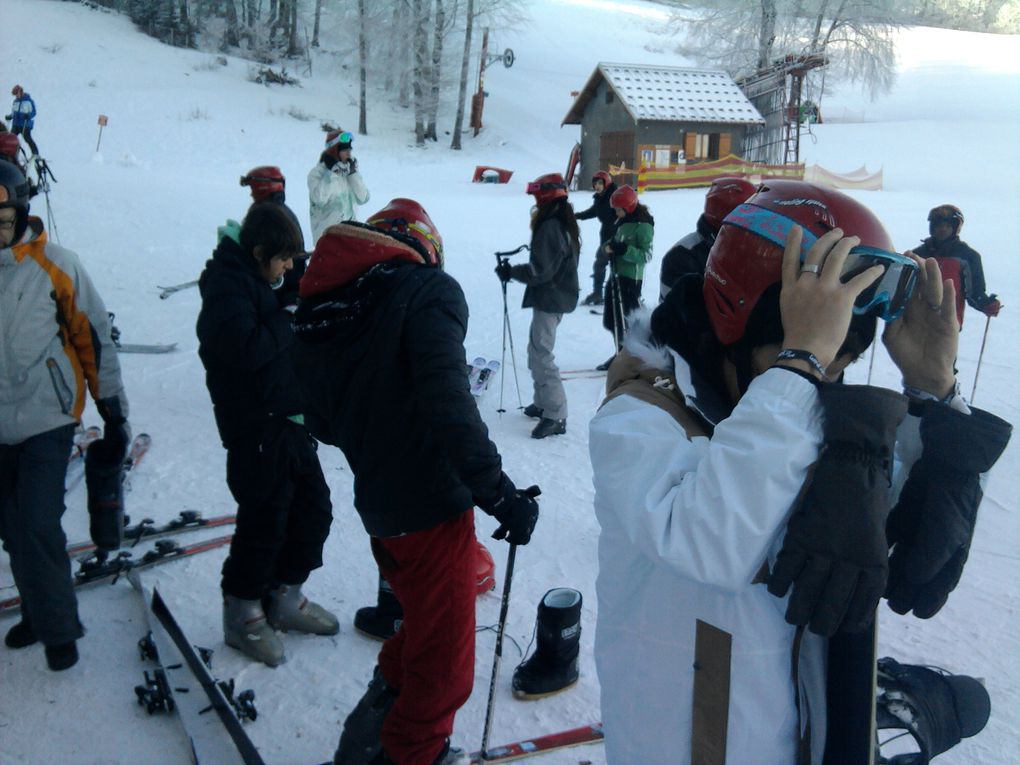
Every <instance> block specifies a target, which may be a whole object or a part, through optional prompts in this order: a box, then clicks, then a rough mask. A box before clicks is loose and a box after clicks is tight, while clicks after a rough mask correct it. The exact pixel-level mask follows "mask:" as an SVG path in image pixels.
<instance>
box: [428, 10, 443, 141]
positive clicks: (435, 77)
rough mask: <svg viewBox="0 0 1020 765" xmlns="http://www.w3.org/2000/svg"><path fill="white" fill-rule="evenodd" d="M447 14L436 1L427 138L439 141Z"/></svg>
mask: <svg viewBox="0 0 1020 765" xmlns="http://www.w3.org/2000/svg"><path fill="white" fill-rule="evenodd" d="M445 25H446V14H445V11H444V9H443V0H436V25H435V31H434V33H433V35H432V70H431V71H430V72H429V74H430V79H431V80H432V83H431V84H432V92H431V96H430V98H429V119H428V125H427V126H426V128H425V137H426V138H431V139H432V140H433V141H438V140H439V138H438V136H436V118H437V117H438V115H439V83H440V73H441V71H442V66H443V38H444V37H445V34H446V29H445Z"/></svg>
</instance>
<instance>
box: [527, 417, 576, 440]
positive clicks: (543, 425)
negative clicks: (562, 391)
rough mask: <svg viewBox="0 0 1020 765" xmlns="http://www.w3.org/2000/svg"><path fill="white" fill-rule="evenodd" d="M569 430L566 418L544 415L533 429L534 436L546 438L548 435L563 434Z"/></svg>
mask: <svg viewBox="0 0 1020 765" xmlns="http://www.w3.org/2000/svg"><path fill="white" fill-rule="evenodd" d="M566 432H567V421H566V420H565V419H564V420H551V419H549V418H548V417H542V419H541V420H539V421H538V425H536V426H535V429H534V430H532V431H531V437H532V438H545V437H546V436H562V435H563V434H564V433H566Z"/></svg>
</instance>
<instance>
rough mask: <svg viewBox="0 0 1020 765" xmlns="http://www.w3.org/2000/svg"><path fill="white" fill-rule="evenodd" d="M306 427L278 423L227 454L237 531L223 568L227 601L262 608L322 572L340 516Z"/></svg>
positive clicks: (233, 445) (276, 419)
mask: <svg viewBox="0 0 1020 765" xmlns="http://www.w3.org/2000/svg"><path fill="white" fill-rule="evenodd" d="M315 449H316V443H315V441H314V439H312V437H311V436H309V435H308V431H306V430H305V428H304V426H303V425H298V424H297V423H295V422H292V421H291V420H288V419H286V418H273V419H272V421H271V422H270V423H269V424H268V425H267V428H266V435H265V436H264V437H263V438H262V439H261V441H260V440H258V439H251V440H245V441H243V442H239V443H233V444H231V445H230V446H229V447H228V448H227V485H228V486H229V487H230V491H231V493H232V494H233V495H234V499H235V500H237V527H236V529H235V531H234V540H233V542H232V543H231V545H230V554H229V555H228V556H227V560H226V561H225V562H224V563H223V579H222V580H221V584H220V586H221V587H222V589H223V592H224V593H226V594H227V595H232V596H233V597H235V598H241V599H243V600H256V599H258V598H261V597H262V596H263V595H265V594H266V593H267V592H268V591H269V590H271V589H273V588H274V587H277V586H279V585H280V584H290V585H300V584H303V583H304V582H305V580H306V579H308V575H309V574H310V573H311V572H312V571H313V570H315V569H317V568H319V566H321V565H322V546H323V545H324V544H325V543H326V537H327V536H328V535H329V527H330V524H331V523H332V521H333V508H332V505H331V504H330V501H329V488H328V487H327V486H326V479H325V478H324V477H323V475H322V468H321V467H320V466H319V457H318V455H317V454H316V453H315Z"/></svg>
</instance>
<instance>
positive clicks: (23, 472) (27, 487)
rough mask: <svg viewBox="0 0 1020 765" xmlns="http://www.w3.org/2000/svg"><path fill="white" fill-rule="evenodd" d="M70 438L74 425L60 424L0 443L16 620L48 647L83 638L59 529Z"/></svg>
mask: <svg viewBox="0 0 1020 765" xmlns="http://www.w3.org/2000/svg"><path fill="white" fill-rule="evenodd" d="M73 438H74V425H64V426H61V427H59V428H55V429H53V430H48V431H46V432H45V433H40V434H39V435H36V436H32V437H31V438H28V439H26V440H24V441H22V442H21V443H18V444H0V539H2V540H3V546H4V549H5V550H6V551H7V553H8V554H9V555H10V559H11V573H12V574H13V575H14V583H15V584H16V585H17V587H18V593H19V594H20V595H21V615H22V618H23V619H26V620H27V621H28V623H29V624H30V625H31V626H32V630H33V632H35V635H36V637H38V638H39V640H40V641H42V643H43V644H44V645H50V646H52V645H60V644H61V643H69V642H70V641H72V640H77V639H78V638H80V637H81V636H82V634H83V633H82V628H81V624H80V623H79V622H78V601H77V600H76V599H75V596H74V586H73V585H72V583H71V561H70V558H68V557H67V538H66V537H65V536H64V530H63V528H61V526H60V519H61V517H62V516H63V514H64V509H65V508H64V478H65V476H66V474H67V460H68V456H69V455H70V453H71V442H72V440H73Z"/></svg>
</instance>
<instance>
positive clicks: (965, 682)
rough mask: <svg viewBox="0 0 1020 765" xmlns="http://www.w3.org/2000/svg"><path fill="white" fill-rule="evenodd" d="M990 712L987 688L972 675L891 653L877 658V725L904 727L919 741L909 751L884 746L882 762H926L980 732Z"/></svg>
mask: <svg viewBox="0 0 1020 765" xmlns="http://www.w3.org/2000/svg"><path fill="white" fill-rule="evenodd" d="M991 713H992V702H991V699H990V698H989V696H988V691H986V690H985V687H984V686H983V685H982V684H981V683H980V682H979V681H978V680H976V679H974V678H973V677H968V676H967V675H951V674H949V673H947V672H944V671H941V670H935V669H931V668H929V667H919V666H916V665H910V664H900V663H899V662H897V661H896V660H895V659H890V658H889V657H886V658H884V659H879V660H878V698H877V699H876V725H877V728H878V729H879V730H903V731H906V732H908V733H909V734H910V735H911V736H912V737H913V739H914V741H915V743H916V744H917V747H916V749H917V751H912V752H908V753H900V754H896V753H892V752H890V753H887V752H885V751H883V752H882V755H883V759H882V762H884V763H888V764H889V765H928V762H929V761H930V760H931V759H932V758H933V757H936V756H938V755H940V754H942V753H943V752H945V751H948V750H949V749H951V748H952V747H954V746H956V745H957V744H958V743H960V739H964V738H970V737H971V736H974V735H976V734H977V733H980V732H981V730H982V729H983V728H984V727H985V724H986V723H987V722H988V718H989V716H990V715H991ZM898 738H899V737H894V739H890V742H891V741H893V740H895V739H898ZM884 748H885V747H883V749H884ZM887 754H891V755H892V756H890V757H888V758H886V756H887Z"/></svg>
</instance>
